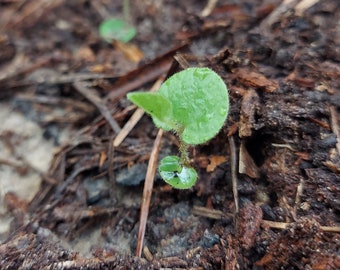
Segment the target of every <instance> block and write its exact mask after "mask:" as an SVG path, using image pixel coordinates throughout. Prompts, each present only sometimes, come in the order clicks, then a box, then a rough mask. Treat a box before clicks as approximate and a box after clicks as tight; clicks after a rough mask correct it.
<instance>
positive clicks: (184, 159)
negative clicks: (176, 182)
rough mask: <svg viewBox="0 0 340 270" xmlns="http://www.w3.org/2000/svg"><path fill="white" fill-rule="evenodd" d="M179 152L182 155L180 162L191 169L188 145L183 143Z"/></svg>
mask: <svg viewBox="0 0 340 270" xmlns="http://www.w3.org/2000/svg"><path fill="white" fill-rule="evenodd" d="M179 151H180V153H181V156H180V161H181V163H182V164H183V165H184V166H185V167H191V166H190V160H189V155H188V145H187V144H186V143H185V142H183V141H181V142H180V146H179Z"/></svg>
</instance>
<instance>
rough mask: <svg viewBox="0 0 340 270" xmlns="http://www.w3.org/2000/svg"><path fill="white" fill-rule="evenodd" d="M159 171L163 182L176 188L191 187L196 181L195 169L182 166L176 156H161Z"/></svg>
mask: <svg viewBox="0 0 340 270" xmlns="http://www.w3.org/2000/svg"><path fill="white" fill-rule="evenodd" d="M159 173H160V175H161V177H162V178H163V179H164V181H165V182H167V183H168V184H169V185H171V186H173V187H174V188H178V189H187V188H191V187H192V186H193V185H195V183H196V181H197V172H196V171H195V169H194V168H191V167H186V166H183V165H182V164H181V163H180V159H179V157H176V156H167V157H165V158H163V159H162V160H161V162H160V165H159Z"/></svg>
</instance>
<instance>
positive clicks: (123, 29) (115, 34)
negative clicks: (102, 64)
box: [99, 0, 136, 43]
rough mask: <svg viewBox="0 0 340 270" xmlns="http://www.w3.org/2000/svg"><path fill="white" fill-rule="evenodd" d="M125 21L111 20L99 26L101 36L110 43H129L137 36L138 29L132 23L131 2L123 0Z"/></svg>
mask: <svg viewBox="0 0 340 270" xmlns="http://www.w3.org/2000/svg"><path fill="white" fill-rule="evenodd" d="M123 13H124V20H122V19H118V18H110V19H107V20H105V21H103V22H102V23H101V24H100V25H99V35H100V36H101V37H102V38H103V39H104V40H105V41H107V42H108V43H111V42H112V41H114V40H116V41H120V42H123V43H127V42H129V41H130V40H131V39H133V38H134V36H135V35H136V29H135V27H133V26H132V25H131V23H130V0H123Z"/></svg>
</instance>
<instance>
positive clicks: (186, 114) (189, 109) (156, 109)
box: [127, 68, 229, 189]
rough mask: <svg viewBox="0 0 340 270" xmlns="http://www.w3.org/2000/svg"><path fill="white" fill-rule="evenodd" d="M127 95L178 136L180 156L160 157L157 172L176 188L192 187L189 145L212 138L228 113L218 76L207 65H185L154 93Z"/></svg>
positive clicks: (193, 180)
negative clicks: (199, 66)
mask: <svg viewBox="0 0 340 270" xmlns="http://www.w3.org/2000/svg"><path fill="white" fill-rule="evenodd" d="M127 97H128V99H129V100H130V101H132V102H133V103H134V104H136V105H137V106H139V107H141V108H142V109H144V110H145V111H146V112H147V113H148V114H150V116H151V117H152V119H153V122H154V124H155V125H156V126H157V127H159V128H161V129H163V130H166V131H169V130H173V131H174V132H175V133H176V134H177V135H178V136H179V139H180V148H179V150H180V157H177V156H167V157H165V158H163V159H162V160H161V162H160V165H159V173H160V175H161V177H162V178H163V179H164V180H165V182H167V183H168V184H170V185H171V186H173V187H175V188H179V189H186V188H190V187H192V186H193V185H194V184H195V183H196V181H197V172H196V171H195V169H194V168H192V166H191V165H190V160H189V157H188V147H189V146H190V145H197V144H202V143H205V142H207V141H209V140H210V139H212V138H213V137H215V136H216V134H217V133H218V132H219V130H220V129H221V128H222V126H223V124H224V122H225V120H226V117H227V115H228V110H229V96H228V90H227V87H226V85H225V83H224V82H223V80H222V79H221V77H220V76H219V75H217V74H216V73H215V72H214V71H212V70H211V69H209V68H188V69H186V70H183V71H181V72H179V73H176V74H174V75H173V76H171V77H170V78H169V79H167V80H166V81H165V82H164V83H163V84H162V86H161V87H160V89H159V90H158V91H157V92H156V93H145V92H134V93H129V94H128V95H127Z"/></svg>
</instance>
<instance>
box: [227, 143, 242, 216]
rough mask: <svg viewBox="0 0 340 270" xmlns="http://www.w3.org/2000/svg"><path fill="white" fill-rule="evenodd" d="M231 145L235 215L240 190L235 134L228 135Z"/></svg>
mask: <svg viewBox="0 0 340 270" xmlns="http://www.w3.org/2000/svg"><path fill="white" fill-rule="evenodd" d="M228 141H229V147H230V163H231V181H232V186H233V194H234V201H235V215H236V214H237V213H238V210H239V206H238V192H237V173H236V168H237V159H236V146H235V141H234V137H233V136H228Z"/></svg>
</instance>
